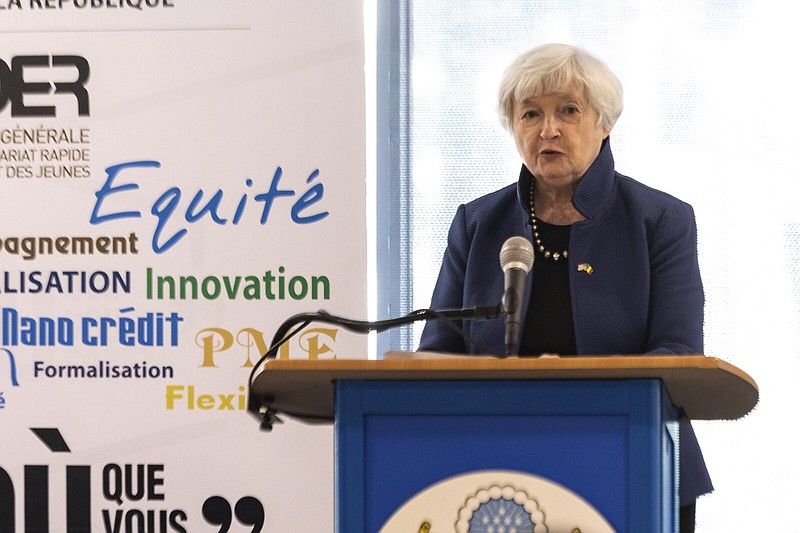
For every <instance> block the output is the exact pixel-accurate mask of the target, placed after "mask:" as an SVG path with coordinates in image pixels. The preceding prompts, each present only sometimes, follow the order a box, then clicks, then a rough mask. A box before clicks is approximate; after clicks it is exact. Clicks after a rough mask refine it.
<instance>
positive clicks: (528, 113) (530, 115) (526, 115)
mask: <svg viewBox="0 0 800 533" xmlns="http://www.w3.org/2000/svg"><path fill="white" fill-rule="evenodd" d="M538 116H539V113H538V112H536V111H532V110H528V111H525V112H524V113H522V118H523V119H531V118H536V117H538Z"/></svg>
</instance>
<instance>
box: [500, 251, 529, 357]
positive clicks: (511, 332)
mask: <svg viewBox="0 0 800 533" xmlns="http://www.w3.org/2000/svg"><path fill="white" fill-rule="evenodd" d="M500 267H501V268H502V269H503V273H504V275H505V287H504V291H503V316H504V318H505V322H506V336H505V342H506V355H517V354H518V352H519V346H518V344H519V318H520V313H521V311H522V299H523V296H524V294H525V281H526V279H527V276H528V272H530V271H531V268H532V267H533V246H532V245H531V242H530V241H529V240H528V239H526V238H525V237H511V238H509V239H508V240H506V242H504V243H503V247H502V248H501V249H500Z"/></svg>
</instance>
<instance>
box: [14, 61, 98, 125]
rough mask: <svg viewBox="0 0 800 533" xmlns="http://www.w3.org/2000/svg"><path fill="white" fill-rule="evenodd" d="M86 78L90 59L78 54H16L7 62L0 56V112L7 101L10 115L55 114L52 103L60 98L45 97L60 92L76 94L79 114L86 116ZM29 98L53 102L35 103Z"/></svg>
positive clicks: (51, 115) (87, 104)
mask: <svg viewBox="0 0 800 533" xmlns="http://www.w3.org/2000/svg"><path fill="white" fill-rule="evenodd" d="M43 69H47V72H42V70H43ZM41 80H50V81H41ZM88 80H89V62H88V61H86V59H85V58H83V57H81V56H72V55H63V56H62V55H58V56H46V55H45V56H15V57H13V58H11V63H10V64H9V63H7V62H6V61H4V60H2V59H0V112H3V111H4V110H5V108H6V107H7V106H8V104H9V102H10V103H11V116H12V117H54V116H56V106H55V103H56V102H59V101H62V100H59V99H58V98H56V97H55V96H54V97H53V98H52V102H47V98H46V97H47V96H48V95H62V94H63V95H72V96H74V97H75V100H76V101H77V103H78V115H80V116H89V92H88V91H87V90H86V82H87V81H88ZM26 97H28V98H27V99H26ZM31 99H35V101H36V102H37V103H52V104H54V105H34V104H33V103H31Z"/></svg>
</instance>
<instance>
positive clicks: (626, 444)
mask: <svg viewBox="0 0 800 533" xmlns="http://www.w3.org/2000/svg"><path fill="white" fill-rule="evenodd" d="M665 399H666V393H665V392H664V391H663V387H662V385H661V383H660V381H657V380H630V381H343V382H337V384H336V418H335V422H334V423H335V439H336V512H337V517H336V524H337V531H338V532H339V533H360V532H363V533H367V532H368V533H376V532H378V531H379V530H380V529H381V527H382V526H383V525H384V523H385V522H386V521H387V520H388V519H389V518H390V517H391V516H392V514H393V513H394V512H395V511H396V510H397V509H398V508H400V507H401V506H402V505H403V504H404V503H405V502H407V501H408V500H409V499H411V498H412V497H413V496H414V495H415V494H417V493H419V492H420V491H422V490H424V489H426V488H427V487H430V486H431V485H434V484H436V483H438V482H440V481H442V480H445V479H447V478H451V477H453V476H457V475H462V474H466V473H470V472H476V471H485V470H508V471H516V472H522V473H528V474H533V475H536V476H539V477H542V478H545V479H547V480H550V481H552V482H555V483H557V484H560V485H562V486H563V487H565V488H567V489H569V490H570V491H572V492H574V493H575V494H577V495H579V496H580V497H582V498H583V499H584V500H586V501H587V502H588V503H590V504H591V505H592V506H593V507H594V508H595V509H596V510H597V511H598V512H599V513H601V514H602V515H603V516H604V517H605V518H606V520H607V521H608V522H609V523H610V524H611V525H612V526H613V527H614V529H616V530H617V531H618V532H626V531H629V532H636V533H639V532H643V531H648V532H659V531H664V532H672V531H674V530H675V529H674V528H675V522H676V520H675V514H676V505H675V502H676V486H677V485H676V481H677V480H676V477H677V474H676V472H677V469H676V468H675V465H676V461H675V459H674V451H675V450H677V444H676V442H677V441H676V439H677V427H676V426H677V425H676V424H675V423H674V420H675V413H674V409H672V407H671V406H670V405H669V403H668V402H666V401H665Z"/></svg>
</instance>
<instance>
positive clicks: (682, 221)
mask: <svg viewBox="0 0 800 533" xmlns="http://www.w3.org/2000/svg"><path fill="white" fill-rule="evenodd" d="M530 180H531V175H530V173H529V172H527V171H523V172H521V174H520V179H519V180H518V182H517V183H516V185H510V186H508V187H505V188H503V189H501V190H499V191H496V192H494V193H491V194H488V195H486V196H483V197H481V198H478V199H477V200H474V201H472V202H469V203H467V204H464V205H461V206H459V207H458V210H457V212H456V215H455V219H454V220H453V223H452V225H451V227H450V231H449V233H448V238H447V249H446V250H445V253H444V258H443V261H442V267H441V270H440V272H439V278H438V280H437V282H436V286H435V288H434V291H433V297H432V301H431V309H436V310H441V309H460V308H465V307H473V306H485V305H495V304H498V303H499V302H500V299H501V297H502V294H503V283H504V281H503V272H502V270H501V268H500V263H499V254H500V248H501V247H502V245H503V243H504V242H505V241H506V239H508V238H509V237H512V236H515V235H519V236H523V237H526V238H528V239H529V240H531V238H532V228H531V225H530V218H529V205H528V203H529V202H528V190H529V187H530ZM573 205H574V206H575V209H577V210H578V212H579V213H580V214H581V215H583V217H584V218H585V220H583V221H580V222H576V223H575V224H573V225H572V228H571V230H570V242H569V257H568V260H569V285H570V298H571V303H572V314H573V322H574V326H575V341H576V346H577V350H578V354H579V355H619V354H702V353H703V306H704V294H703V285H702V281H701V279H700V268H699V265H698V261H697V226H696V222H695V218H694V211H693V210H692V207H691V206H690V205H689V204H687V203H685V202H682V201H681V200H678V199H677V198H675V197H673V196H670V195H668V194H666V193H664V192H661V191H658V190H656V189H653V188H651V187H647V186H646V185H643V184H642V183H639V182H637V181H635V180H633V179H631V178H628V177H626V176H623V175H621V174H619V173H618V172H616V171H615V170H614V158H613V155H612V153H611V147H610V143H609V140H608V139H606V140H605V141H604V142H603V146H602V148H601V150H600V153H599V155H598V156H597V158H596V159H595V161H594V163H592V165H591V167H590V168H589V170H588V171H587V172H586V174H585V175H584V176H583V178H582V179H581V181H580V183H579V185H578V188H577V189H576V191H575V194H574V195H573ZM536 260H537V261H540V260H542V259H540V258H537V259H536ZM534 269H535V266H534ZM530 289H531V283H527V285H526V291H525V297H524V301H523V306H522V315H521V320H522V321H523V323H524V320H525V319H526V314H527V310H528V303H529V300H530ZM456 325H457V326H459V327H460V328H462V329H463V331H464V332H465V333H466V334H467V335H468V336H469V338H471V339H474V341H475V343H474V344H472V343H467V342H465V341H464V338H463V337H461V336H460V335H458V333H456V332H454V331H453V330H452V329H451V328H449V327H447V326H446V325H445V324H443V323H442V322H439V321H429V322H428V323H427V324H426V325H425V329H424V330H423V332H422V338H421V340H420V346H419V350H424V351H441V352H457V353H486V352H487V350H488V352H489V353H495V354H503V353H505V342H504V331H505V329H504V323H503V321H502V320H492V321H470V320H464V321H461V322H460V323H457V324H456ZM523 329H524V328H522V327H520V331H522V330H523ZM531 355H538V354H531ZM712 490H713V486H712V484H711V479H710V477H709V475H708V471H707V469H706V466H705V462H704V460H703V456H702V453H701V451H700V447H699V445H698V443H697V439H696V437H695V435H694V431H693V430H692V428H691V425H690V424H689V423H688V422H682V423H681V432H680V501H681V505H687V504H690V503H692V502H693V501H694V500H695V499H696V498H697V497H698V496H700V495H701V494H705V493H707V492H711V491H712Z"/></svg>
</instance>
